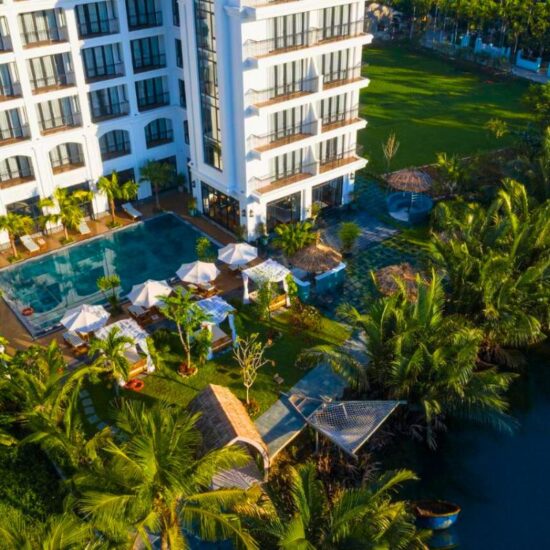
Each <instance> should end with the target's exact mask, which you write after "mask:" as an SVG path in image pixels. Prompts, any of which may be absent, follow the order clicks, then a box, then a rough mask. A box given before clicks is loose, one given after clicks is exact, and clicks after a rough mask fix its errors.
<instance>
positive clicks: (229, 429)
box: [188, 384, 269, 472]
mask: <svg viewBox="0 0 550 550" xmlns="http://www.w3.org/2000/svg"><path fill="white" fill-rule="evenodd" d="M188 409H189V410H190V411H191V412H194V413H201V416H200V418H199V420H198V421H197V424H196V426H197V428H198V430H199V431H200V432H201V434H202V437H203V445H204V448H205V450H211V449H220V448H222V447H226V446H228V445H233V444H239V443H240V444H244V445H246V446H247V447H248V448H252V449H254V450H256V451H257V452H258V453H259V454H260V456H261V457H262V460H263V464H264V471H266V472H267V470H268V468H269V455H268V450H267V445H266V444H265V443H264V440H263V439H262V436H261V435H260V433H259V432H258V429H257V428H256V426H255V425H254V422H252V420H251V419H250V416H248V413H247V412H246V409H245V407H244V405H243V404H242V403H241V402H240V400H239V399H238V398H237V397H236V396H235V395H234V394H233V392H232V391H231V390H230V389H229V388H225V387H223V386H217V385H215V384H209V385H208V386H206V388H204V390H202V391H201V392H200V393H199V394H198V395H197V396H196V397H195V398H194V399H193V400H192V401H191V402H190V403H189V406H188Z"/></svg>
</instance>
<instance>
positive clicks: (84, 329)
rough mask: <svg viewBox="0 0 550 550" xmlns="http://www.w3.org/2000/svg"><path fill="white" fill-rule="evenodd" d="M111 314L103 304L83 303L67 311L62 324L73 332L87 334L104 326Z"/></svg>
mask: <svg viewBox="0 0 550 550" xmlns="http://www.w3.org/2000/svg"><path fill="white" fill-rule="evenodd" d="M110 315H111V314H110V313H109V312H108V311H107V310H106V309H105V308H104V307H103V306H91V305H88V304H83V305H81V306H78V307H75V308H73V309H70V310H69V311H67V313H65V315H64V316H63V319H61V324H62V325H63V326H64V327H65V328H66V329H68V330H70V331H72V332H80V333H82V334H87V333H88V332H95V331H96V330H99V329H100V328H101V327H102V326H104V325H105V323H106V322H107V319H109V317H110Z"/></svg>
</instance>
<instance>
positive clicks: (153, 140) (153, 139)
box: [145, 130, 174, 149]
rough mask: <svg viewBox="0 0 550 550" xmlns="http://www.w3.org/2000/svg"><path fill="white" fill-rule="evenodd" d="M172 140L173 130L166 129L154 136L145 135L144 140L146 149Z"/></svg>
mask: <svg viewBox="0 0 550 550" xmlns="http://www.w3.org/2000/svg"><path fill="white" fill-rule="evenodd" d="M173 141H174V131H173V130H166V131H164V132H161V133H159V134H156V135H154V136H147V137H146V139H145V142H146V144H147V149H152V148H153V147H159V146H160V145H164V144H165V143H172V142H173Z"/></svg>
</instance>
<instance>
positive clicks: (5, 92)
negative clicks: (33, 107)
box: [0, 82, 22, 101]
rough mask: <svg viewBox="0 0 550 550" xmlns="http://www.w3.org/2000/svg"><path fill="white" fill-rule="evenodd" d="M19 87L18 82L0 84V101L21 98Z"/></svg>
mask: <svg viewBox="0 0 550 550" xmlns="http://www.w3.org/2000/svg"><path fill="white" fill-rule="evenodd" d="M21 95H22V93H21V85H20V84H19V82H8V83H5V84H0V101H9V100H10V99H15V98H17V97H21Z"/></svg>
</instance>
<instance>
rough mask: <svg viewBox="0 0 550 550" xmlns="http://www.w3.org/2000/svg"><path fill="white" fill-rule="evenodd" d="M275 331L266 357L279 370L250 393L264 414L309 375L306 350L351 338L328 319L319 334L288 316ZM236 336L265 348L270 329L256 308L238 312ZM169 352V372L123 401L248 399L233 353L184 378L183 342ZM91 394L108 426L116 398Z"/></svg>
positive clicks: (270, 370)
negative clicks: (210, 392) (252, 337)
mask: <svg viewBox="0 0 550 550" xmlns="http://www.w3.org/2000/svg"><path fill="white" fill-rule="evenodd" d="M272 326H273V328H274V329H275V330H276V331H278V332H279V333H280V334H281V336H280V337H279V338H277V339H275V341H274V342H273V344H272V346H271V347H269V348H268V349H267V350H266V352H265V357H266V358H267V359H270V360H272V361H274V363H275V364H274V366H270V365H267V366H265V367H263V369H261V370H260V371H259V373H258V378H257V380H256V383H255V384H254V386H253V387H252V389H251V392H250V396H251V397H252V398H254V399H255V400H256V401H257V402H258V404H259V406H260V413H259V414H261V413H262V412H264V411H265V410H266V409H268V408H269V407H270V406H271V405H272V404H273V403H274V402H275V401H276V400H277V399H278V397H279V393H280V392H281V391H285V390H287V389H289V388H290V387H292V386H293V385H294V384H296V382H298V380H300V378H302V377H303V376H304V374H305V372H304V371H303V370H301V369H299V368H297V367H296V366H295V363H296V358H297V357H298V355H299V353H300V352H301V351H302V350H303V349H305V348H308V347H311V346H315V345H319V344H341V343H343V342H344V340H346V338H347V337H348V336H349V331H348V329H347V328H346V327H345V326H343V325H342V324H340V323H338V322H336V321H333V320H330V319H327V318H323V321H322V325H321V329H320V330H318V331H315V332H307V331H306V332H300V331H298V330H297V329H296V328H295V327H294V326H293V325H292V324H291V323H290V317H289V314H288V313H287V312H283V313H281V314H278V315H276V316H274V317H273V321H272ZM237 330H238V333H239V334H240V335H241V336H244V335H246V334H249V333H252V332H257V333H258V334H259V335H260V340H261V341H262V342H265V341H266V340H267V336H266V335H267V332H268V330H269V327H268V325H267V324H266V323H263V322H259V321H258V320H257V317H256V314H255V312H254V310H253V308H252V307H251V306H246V307H242V308H241V311H240V312H239V315H238V319H237ZM169 347H170V350H169V351H168V352H167V353H166V352H165V353H164V356H165V357H166V358H167V360H166V365H165V367H164V368H161V369H158V371H157V372H155V373H154V374H151V375H149V376H147V377H146V378H145V387H144V389H143V390H142V391H141V392H140V393H135V392H130V391H125V390H122V395H124V396H125V397H129V398H132V399H142V400H154V399H163V400H164V401H167V402H169V403H176V404H179V405H181V406H183V407H185V406H186V405H187V404H188V403H189V401H191V399H193V397H195V395H197V394H198V393H199V392H200V391H201V390H202V389H203V388H204V387H206V386H207V385H208V384H219V385H222V386H227V387H228V388H230V389H231V391H233V392H234V393H235V394H236V395H237V396H238V397H239V398H241V399H243V398H244V397H245V391H244V387H243V384H242V379H241V374H240V371H239V368H238V366H237V363H236V362H235V360H234V359H233V356H232V353H231V351H230V350H228V351H226V352H225V353H222V354H219V355H217V356H215V357H214V360H213V361H209V362H207V363H206V365H204V366H202V367H199V369H198V373H197V374H196V375H194V376H192V377H190V378H182V377H181V376H179V375H178V374H177V373H176V370H177V365H178V363H179V362H180V361H181V357H182V356H181V355H180V354H179V353H178V350H179V341H178V340H177V337H176V336H175V335H173V336H172V337H171V338H170V339H169ZM275 373H277V374H279V376H282V377H283V378H284V383H283V384H281V385H278V384H277V383H276V382H275V381H274V380H273V375H274V374H275ZM89 389H90V394H91V395H92V399H93V401H94V405H95V407H96V411H97V414H98V416H100V417H102V418H104V419H106V420H108V417H109V411H110V401H111V399H112V398H113V392H112V390H111V391H109V389H108V388H106V386H105V384H102V383H98V384H96V385H94V386H91V387H90V388H89Z"/></svg>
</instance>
